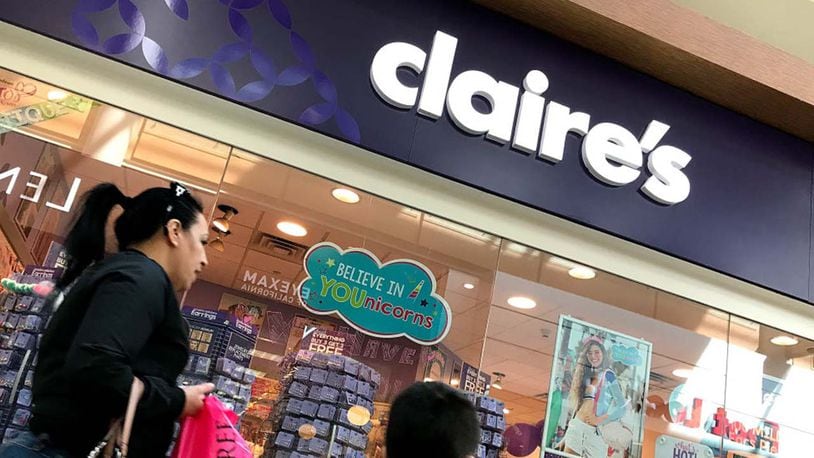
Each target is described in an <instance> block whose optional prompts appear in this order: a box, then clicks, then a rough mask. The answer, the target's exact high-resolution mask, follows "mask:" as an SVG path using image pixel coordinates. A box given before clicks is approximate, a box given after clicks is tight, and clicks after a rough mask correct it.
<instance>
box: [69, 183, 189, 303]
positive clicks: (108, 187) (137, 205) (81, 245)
mask: <svg viewBox="0 0 814 458" xmlns="http://www.w3.org/2000/svg"><path fill="white" fill-rule="evenodd" d="M116 205H120V206H122V207H123V208H124V213H122V214H121V216H119V217H118V218H117V219H116V223H115V233H116V241H117V242H118V245H119V250H124V249H126V248H128V247H130V246H131V245H133V244H136V243H139V242H142V241H144V240H147V239H149V238H151V237H153V236H154V235H155V234H156V233H157V232H158V231H159V230H160V229H161V228H164V230H166V224H167V222H168V221H170V220H171V219H177V220H178V221H180V222H181V227H183V228H184V229H189V227H190V226H191V225H192V224H193V223H194V222H195V219H196V218H197V217H198V215H199V214H201V213H203V206H202V205H201V203H200V202H199V201H198V200H197V199H195V198H194V197H193V196H192V195H191V194H190V193H189V190H187V189H186V188H185V187H184V186H182V185H180V184H178V183H172V185H170V187H169V188H150V189H148V190H146V191H144V192H142V193H141V194H139V195H137V196H136V197H132V198H131V197H127V196H125V195H124V194H122V192H121V191H120V190H119V188H117V187H116V185H114V184H112V183H102V184H100V185H97V186H96V187H94V188H93V189H91V190H90V191H88V192H87V193H86V194H85V195H84V196H83V197H82V205H81V210H80V213H79V216H78V217H77V219H76V221H75V222H74V224H73V226H72V227H71V230H70V232H68V237H67V239H66V240H65V250H66V251H67V253H68V267H67V269H66V270H65V273H64V274H63V275H62V278H60V279H59V281H58V282H57V287H58V288H60V289H61V288H64V287H65V286H67V285H70V284H71V283H72V282H73V281H74V280H76V278H77V277H79V275H81V274H82V272H83V271H84V270H85V268H87V267H88V266H89V265H91V264H92V263H94V262H96V261H99V260H101V259H102V258H103V257H104V255H105V228H106V226H107V220H108V218H109V217H110V212H111V211H112V210H113V207H114V206H116Z"/></svg>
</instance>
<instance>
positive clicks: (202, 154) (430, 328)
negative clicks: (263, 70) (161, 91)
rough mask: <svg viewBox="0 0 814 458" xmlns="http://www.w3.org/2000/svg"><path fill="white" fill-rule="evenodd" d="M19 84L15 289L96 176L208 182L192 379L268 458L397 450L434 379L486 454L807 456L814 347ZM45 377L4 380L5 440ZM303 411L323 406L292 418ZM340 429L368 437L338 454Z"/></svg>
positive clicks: (11, 91) (5, 181)
mask: <svg viewBox="0 0 814 458" xmlns="http://www.w3.org/2000/svg"><path fill="white" fill-rule="evenodd" d="M0 90H2V92H0V103H2V104H4V106H5V107H6V108H5V111H4V112H3V117H2V126H3V127H0V128H1V129H3V130H1V131H0V200H2V210H0V229H2V237H0V274H2V276H3V277H9V276H12V275H13V274H14V273H21V272H23V271H24V270H26V269H27V268H29V269H28V270H30V267H31V266H43V267H48V268H58V267H60V266H63V265H64V262H65V254H64V251H63V250H62V247H61V245H60V243H61V242H62V241H63V240H64V237H65V234H66V232H67V228H68V225H69V223H70V221H71V218H72V216H73V215H74V214H75V210H76V208H77V205H78V199H79V196H81V194H82V193H83V192H84V191H86V190H88V189H90V188H91V187H93V186H94V185H96V184H98V183H101V182H113V183H115V184H117V185H118V186H119V187H120V188H121V189H122V190H123V191H124V192H125V193H127V194H129V195H135V194H137V193H139V192H140V191H142V190H144V189H147V188H149V187H154V186H167V185H168V184H169V183H170V182H171V181H176V180H177V181H180V182H183V183H185V184H187V185H188V186H190V188H192V189H193V191H194V193H195V194H196V195H197V196H198V197H199V198H200V199H201V200H202V201H203V203H204V205H205V210H206V214H207V216H208V217H209V218H210V222H211V234H210V235H211V241H212V243H210V244H209V246H208V248H207V255H208V257H209V261H210V265H209V266H208V268H207V269H206V270H205V271H204V273H203V274H202V277H201V279H200V280H199V281H198V282H197V283H196V284H195V285H194V287H193V288H192V289H191V290H190V291H188V292H187V293H186V294H185V295H184V296H183V298H182V304H183V307H184V313H185V315H186V317H187V319H188V321H189V323H190V326H191V328H190V336H189V337H190V350H191V354H192V358H191V359H190V364H189V365H188V367H187V370H186V371H185V373H184V376H182V378H181V380H179V382H180V383H194V382H196V381H200V380H212V381H214V382H215V383H216V385H217V387H218V395H219V396H221V397H222V398H223V399H224V400H225V401H226V402H227V404H228V405H229V406H230V407H232V408H234V409H235V410H236V411H237V412H238V413H240V414H241V423H240V428H241V433H242V434H243V436H244V437H245V438H246V439H247V440H248V441H249V442H250V443H251V445H252V446H253V447H254V450H255V452H256V455H257V456H273V455H271V453H272V451H273V450H276V449H287V448H290V447H292V446H294V445H296V444H298V443H299V442H298V441H300V440H303V441H307V440H312V439H311V437H313V438H314V440H317V439H318V440H323V441H325V444H324V445H325V447H333V446H334V445H335V446H337V447H349V449H354V450H359V451H363V453H364V454H365V456H369V457H382V456H384V455H383V453H384V450H383V443H384V429H385V427H386V421H387V412H388V408H389V405H390V402H391V401H392V400H393V398H394V397H395V396H396V395H398V393H399V392H401V390H403V389H404V388H405V387H407V386H408V385H410V384H411V383H414V382H416V381H422V380H433V381H440V382H444V383H447V384H449V385H451V386H454V387H457V388H459V389H461V390H463V391H466V392H468V393H475V394H476V395H477V396H483V397H477V396H475V395H473V397H472V399H473V400H475V401H477V402H478V403H479V409H480V412H481V414H482V419H483V422H484V435H483V447H482V449H481V451H482V452H484V453H488V452H489V451H491V453H493V454H492V455H486V456H495V454H497V453H498V452H499V453H502V454H503V455H500V456H516V457H521V456H523V457H524V456H535V457H536V456H540V454H541V449H542V448H543V447H550V448H552V449H555V450H560V451H563V452H569V453H571V454H572V455H575V456H603V457H605V456H607V457H614V458H619V457H657V458H662V457H665V456H670V457H672V456H674V455H673V454H672V451H674V450H679V451H685V452H697V453H698V455H697V456H698V457H700V456H702V455H704V454H706V453H707V450H708V451H709V452H708V453H709V455H707V456H715V457H726V458H735V457H742V456H750V457H751V456H753V455H754V456H780V457H798V456H806V454H807V447H808V444H809V443H810V442H811V440H812V439H814V438H813V437H812V435H814V428H812V427H811V426H810V425H809V424H808V422H807V421H806V419H807V417H806V412H809V411H810V410H812V408H814V406H810V405H809V404H811V403H812V402H814V401H812V400H811V396H808V395H807V389H808V387H810V386H811V385H812V382H814V342H811V341H808V340H805V339H802V338H799V337H797V336H793V335H788V334H786V333H784V332H783V331H781V330H776V329H772V328H769V327H766V326H764V325H761V324H760V323H755V322H752V321H749V320H747V319H744V318H741V317H736V316H731V315H729V314H726V313H723V312H720V311H718V310H716V309H715V308H713V307H709V306H707V305H702V304H698V303H694V302H691V301H689V300H686V299H683V298H680V297H677V296H674V295H671V294H668V293H665V292H662V291H659V290H656V289H654V288H651V287H649V286H646V285H642V284H638V283H635V282H631V281H629V280H626V279H624V278H622V277H619V276H616V275H612V274H608V273H606V272H601V271H597V270H594V269H592V268H590V266H583V265H579V264H577V263H575V262H573V261H570V260H567V259H563V258H560V257H557V256H555V255H553V254H551V253H547V252H545V251H542V250H540V249H537V248H532V247H528V246H524V245H522V244H519V243H515V242H512V241H509V240H504V239H501V238H500V237H497V236H495V235H492V234H490V233H488V232H486V231H484V230H480V229H477V228H470V227H465V226H462V225H460V224H457V223H455V222H453V221H449V220H447V219H445V218H443V215H441V216H437V215H431V214H428V213H426V212H423V211H420V210H418V209H415V208H411V207H409V206H405V205H403V204H400V203H397V202H392V201H388V200H385V199H382V198H380V197H377V196H375V195H370V194H367V193H365V192H364V191H362V190H359V189H355V188H353V186H349V185H346V184H342V183H336V182H332V181H330V180H327V179H324V178H322V177H319V176H316V175H313V174H311V173H308V172H307V171H303V170H298V169H294V168H292V167H289V166H286V165H283V164H280V163H277V162H274V161H271V160H269V159H265V158H262V157H259V156H257V155H255V154H252V153H250V152H246V151H240V150H237V149H234V148H232V147H231V146H229V145H226V144H223V143H220V142H218V141H216V140H212V139H209V138H206V137H202V136H199V135H196V134H193V133H189V132H185V131H181V130H179V129H176V128H174V127H171V126H168V125H164V124H161V123H158V122H155V121H153V120H149V119H145V118H143V117H141V116H138V115H135V114H132V113H128V112H126V111H123V110H120V109H117V108H114V107H109V106H105V105H103V104H99V103H97V102H95V101H92V100H90V99H87V98H83V97H78V96H75V95H72V94H70V93H68V92H66V91H62V90H60V89H58V88H54V87H52V86H49V85H46V84H44V83H41V82H36V81H31V80H29V79H26V78H24V77H21V76H17V75H13V74H10V73H8V72H0ZM543 248H544V247H543ZM109 250H110V251H113V250H115V247H114V244H113V243H112V240H111V243H110V244H109ZM322 253H327V254H325V255H324V256H323V257H320V256H322ZM349 253H352V254H350V255H349ZM346 256H357V257H356V258H353V259H351V257H346ZM360 259H361V261H360ZM323 261H324V262H325V264H321V263H322V262H323ZM323 277H324V278H323ZM312 280H313V281H314V283H309V281H312ZM340 285H342V286H340ZM304 287H305V289H303V288H304ZM309 287H310V289H309ZM3 294H4V298H6V299H7V298H8V297H11V296H10V295H12V296H13V294H12V293H9V292H5V293H3ZM388 294H389V295H390V296H388ZM14 297H16V296H14ZM388 297H392V298H396V299H388ZM15 300H16V299H15ZM320 300H322V301H324V302H325V303H327V304H331V306H334V307H335V309H330V310H323V309H320V307H322V306H321V305H320V304H323V302H319V301H320ZM388 300H390V301H391V302H392V303H390V302H388ZM314 301H315V302H314ZM345 303H354V304H355V305H354V306H353V307H350V308H341V306H342V304H345ZM0 304H11V307H12V310H10V311H12V312H14V310H13V308H14V307H15V306H16V305H15V304H16V302H14V300H12V301H11V302H8V301H7V300H5V299H4V300H3V301H2V302H0ZM304 304H307V305H308V307H306V306H305V305H304ZM711 305H713V306H714V305H715V304H711ZM326 307H327V305H326ZM339 310H342V313H343V317H340V316H339V315H338V314H337V313H335V311H339ZM354 310H361V311H365V312H366V313H367V315H359V314H357V313H356V312H354ZM317 311H321V312H323V313H316V312H317ZM368 312H369V313H368ZM374 312H375V313H374ZM26 313H28V312H26ZM0 316H3V315H0ZM370 316H374V317H375V318H374V319H370V318H369V317H370ZM44 318H47V317H44ZM394 323H395V324H394ZM439 323H450V325H449V326H441V325H439ZM2 324H3V326H4V327H3V329H2V330H1V331H0V335H2V336H7V337H8V338H10V337H11V335H12V334H13V333H15V332H21V330H20V329H16V325H14V324H12V323H10V322H8V323H2ZM22 332H34V331H31V330H22ZM7 341H8V339H6V338H4V339H3V340H0V346H3V345H6V342H7ZM314 354H319V355H323V356H319V357H314V356H313V355H314ZM303 355H305V356H303ZM308 355H311V356H308ZM324 355H338V356H339V357H341V358H334V359H330V358H328V357H327V356H324ZM29 356H31V355H29ZM325 358H328V359H325ZM30 359H32V358H29V359H25V361H29V360H30ZM348 359H350V360H353V361H356V362H357V363H358V365H357V366H353V369H349V368H348V367H346V366H344V364H345V363H344V362H343V363H341V364H343V365H342V366H341V368H340V366H338V364H340V363H339V362H338V361H347V360H348ZM353 364H356V363H353ZM0 365H2V363H0ZM360 367H364V369H360ZM306 369H307V371H308V373H309V376H308V378H307V379H302V374H303V373H305V371H306ZM312 370H313V371H314V372H313V373H314V374H316V375H314V376H313V377H315V378H312V376H311V375H310V374H311V371H312ZM29 371H30V363H28V362H26V363H23V364H22V365H21V366H20V367H11V366H8V365H6V366H3V367H0V385H3V386H0V420H3V421H5V423H2V424H0V428H4V429H3V433H4V434H5V435H6V436H5V437H10V436H11V435H13V434H14V432H15V431H19V430H20V429H21V428H24V427H25V424H24V423H25V422H24V421H23V422H22V423H20V424H17V423H11V420H12V419H14V418H23V419H24V418H25V415H24V414H19V415H18V414H17V412H25V411H26V410H27V409H28V406H25V405H24V404H21V403H20V398H19V393H20V392H21V390H25V389H26V388H27V387H26V384H28V385H30V380H26V377H25V376H21V377H17V375H18V374H22V375H25V374H26V373H27V372H29ZM343 371H345V372H343ZM332 374H333V375H332ZM339 376H342V377H345V376H348V377H346V378H342V379H341V380H340V379H338V378H336V377H339ZM330 377H334V378H333V379H330ZM340 382H341V383H343V385H336V387H335V388H334V385H332V384H334V383H340ZM15 383H16V385H15ZM344 383H347V384H346V385H345V384H344ZM11 385H14V386H11ZM325 386H327V387H329V388H331V389H328V390H323V387H325ZM315 387H316V388H318V389H316V388H315ZM3 393H5V394H3ZM12 394H13V396H12ZM343 396H344V397H343ZM300 398H302V399H303V400H305V401H308V402H309V403H310V404H307V403H306V404H307V405H306V408H305V409H306V410H309V409H311V408H313V411H297V412H295V413H292V412H290V411H288V410H286V409H288V408H289V406H290V405H291V402H290V401H291V399H300ZM323 405H328V407H326V409H327V410H326V411H325V412H322V413H324V415H322V413H320V412H321V410H320V409H322V408H323V407H322V406H323ZM330 407H334V408H335V411H330ZM300 408H302V406H300ZM351 408H354V409H356V410H354V411H353V413H352V414H349V413H348V412H349V411H351ZM343 409H344V411H343ZM320 415H322V416H320ZM368 415H369V416H370V420H368V419H367V416H368ZM352 419H353V420H352ZM21 421H22V420H21ZM354 421H357V422H358V423H359V424H357V423H353V422H354ZM297 422H299V423H297ZM342 422H349V423H348V424H346V425H345V426H343V427H347V428H348V430H349V431H351V430H352V431H356V433H357V434H358V435H359V436H358V437H357V438H356V439H357V440H356V441H355V442H354V443H353V444H351V443H349V442H348V440H345V441H344V442H342V441H340V442H337V443H335V444H333V443H332V444H330V445H329V444H328V442H329V439H330V436H331V434H330V431H331V429H330V428H331V427H332V425H334V423H336V424H340V423H342ZM303 425H304V426H305V428H304V429H303V430H301V429H300V427H301V426H303ZM326 425H327V426H326ZM294 426H296V427H294ZM310 427H313V430H312V429H310ZM325 428H328V429H325ZM504 429H505V433H503V430H504ZM303 431H305V433H303ZM326 431H327V433H326ZM311 432H314V434H313V435H310V433H311ZM343 440H344V439H343ZM315 444H316V443H315ZM320 444H321V443H320ZM317 445H319V444H317ZM315 447H316V445H315ZM319 447H322V445H319ZM319 447H317V448H319ZM332 450H335V449H332ZM681 456H683V455H681ZM687 456H693V455H687Z"/></svg>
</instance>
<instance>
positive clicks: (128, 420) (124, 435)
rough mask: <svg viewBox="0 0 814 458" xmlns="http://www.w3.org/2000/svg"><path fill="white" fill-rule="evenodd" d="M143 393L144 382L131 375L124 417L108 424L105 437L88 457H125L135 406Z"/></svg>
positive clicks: (134, 415)
mask: <svg viewBox="0 0 814 458" xmlns="http://www.w3.org/2000/svg"><path fill="white" fill-rule="evenodd" d="M142 394H144V382H142V381H141V380H139V379H138V378H136V377H133V384H132V385H131V386H130V397H129V398H128V400H127V410H126V411H125V413H124V418H119V419H117V420H115V421H114V422H113V424H111V426H110V430H109V431H108V432H107V435H105V438H104V439H102V441H101V442H99V444H98V445H96V447H95V448H94V449H93V450H91V452H90V453H89V454H88V458H113V457H116V458H126V457H127V451H128V444H129V442H130V433H131V432H132V430H133V419H134V418H135V417H136V407H137V406H138V402H139V400H140V399H141V395H142Z"/></svg>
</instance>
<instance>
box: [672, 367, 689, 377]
mask: <svg viewBox="0 0 814 458" xmlns="http://www.w3.org/2000/svg"><path fill="white" fill-rule="evenodd" d="M673 375H675V376H676V377H679V378H690V376H691V375H692V369H676V370H674V371H673Z"/></svg>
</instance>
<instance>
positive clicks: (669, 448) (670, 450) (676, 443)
mask: <svg viewBox="0 0 814 458" xmlns="http://www.w3.org/2000/svg"><path fill="white" fill-rule="evenodd" d="M712 457H713V454H712V449H711V448H709V447H707V446H706V445H701V444H695V443H693V442H688V441H683V440H681V439H676V438H674V437H670V436H659V438H658V439H656V456H655V458H712Z"/></svg>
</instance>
